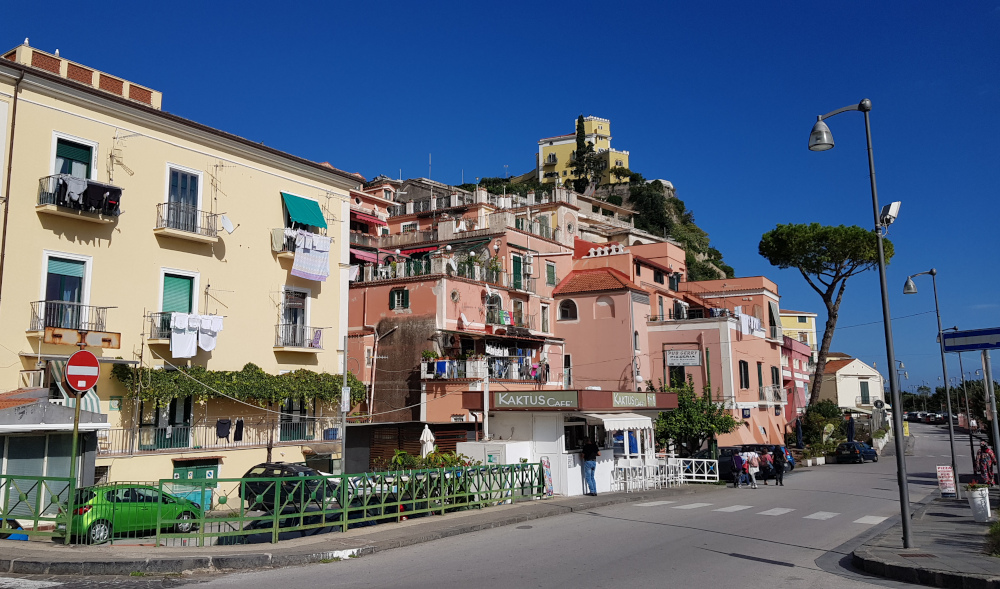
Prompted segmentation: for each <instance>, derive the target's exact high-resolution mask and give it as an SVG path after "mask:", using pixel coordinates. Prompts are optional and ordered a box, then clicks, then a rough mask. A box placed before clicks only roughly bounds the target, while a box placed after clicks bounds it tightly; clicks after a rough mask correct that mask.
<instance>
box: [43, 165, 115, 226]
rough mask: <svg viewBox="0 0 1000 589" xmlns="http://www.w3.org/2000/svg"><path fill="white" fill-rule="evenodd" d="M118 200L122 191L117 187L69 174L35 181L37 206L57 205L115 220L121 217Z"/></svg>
mask: <svg viewBox="0 0 1000 589" xmlns="http://www.w3.org/2000/svg"><path fill="white" fill-rule="evenodd" d="M75 190H82V192H76V191H75ZM121 196H122V189H121V188H119V187H117V186H113V185H111V184H104V183H101V182H97V181H95V180H84V179H82V178H74V177H73V176H71V175H69V174H55V175H53V176H45V177H44V178H41V179H39V181H38V201H37V202H38V204H39V205H56V206H58V207H63V208H67V209H74V210H78V211H83V212H93V213H101V214H102V215H110V216H114V217H117V216H118V215H120V214H121V210H120V208H119V205H120V204H121Z"/></svg>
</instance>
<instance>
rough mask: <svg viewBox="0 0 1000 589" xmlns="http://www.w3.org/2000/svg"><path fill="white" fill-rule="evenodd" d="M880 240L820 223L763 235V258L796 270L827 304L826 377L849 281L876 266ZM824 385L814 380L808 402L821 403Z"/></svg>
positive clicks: (820, 366)
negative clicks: (828, 358)
mask: <svg viewBox="0 0 1000 589" xmlns="http://www.w3.org/2000/svg"><path fill="white" fill-rule="evenodd" d="M877 240H878V237H877V236H876V235H875V233H874V232H872V231H869V230H867V229H863V228H861V227H858V226H856V225H852V226H850V227H848V226H844V225H838V226H835V227H834V226H827V225H820V224H819V223H810V224H808V225H805V224H802V225H796V224H788V225H778V226H777V227H775V228H774V229H772V230H770V231H768V232H767V233H765V234H764V235H763V236H762V237H761V240H760V244H759V246H758V251H759V252H760V255H762V256H764V258H766V259H767V261H768V262H770V263H771V265H773V266H777V267H778V268H781V269H785V268H796V269H798V271H799V273H800V274H802V277H803V278H805V280H806V282H807V283H808V284H809V286H811V287H812V289H813V290H815V291H816V292H817V293H818V294H819V295H820V297H821V298H822V299H823V303H824V304H825V305H826V311H827V320H826V326H825V329H824V330H823V339H822V344H821V345H820V349H819V354H818V358H817V360H816V374H817V375H822V374H823V370H824V368H825V367H826V357H827V355H828V354H829V351H830V343H831V342H832V341H833V332H834V331H835V330H836V328H837V318H838V316H839V312H840V303H841V301H842V300H843V298H844V291H845V289H846V288H847V279H848V278H850V277H851V276H854V275H855V274H858V273H861V272H864V271H866V270H871V269H873V268H875V267H876V265H877V264H878V241H877ZM883 248H884V250H885V261H886V263H887V264H888V263H889V260H890V259H892V254H893V246H892V242H891V241H889V240H888V239H884V240H883ZM822 381H823V379H822V378H820V377H817V378H814V379H813V383H812V391H811V392H810V395H809V403H810V404H814V403H816V402H818V401H819V391H820V388H821V387H822V384H823V382H822Z"/></svg>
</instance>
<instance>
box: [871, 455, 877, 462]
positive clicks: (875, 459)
mask: <svg viewBox="0 0 1000 589" xmlns="http://www.w3.org/2000/svg"><path fill="white" fill-rule="evenodd" d="M872 462H878V454H876V455H875V458H872Z"/></svg>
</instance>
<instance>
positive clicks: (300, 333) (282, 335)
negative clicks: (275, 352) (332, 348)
mask: <svg viewBox="0 0 1000 589" xmlns="http://www.w3.org/2000/svg"><path fill="white" fill-rule="evenodd" d="M274 346H275V347H276V348H313V349H316V350H322V349H323V330H322V329H321V328H318V327H309V326H308V325H299V324H297V323H279V324H278V325H275V326H274Z"/></svg>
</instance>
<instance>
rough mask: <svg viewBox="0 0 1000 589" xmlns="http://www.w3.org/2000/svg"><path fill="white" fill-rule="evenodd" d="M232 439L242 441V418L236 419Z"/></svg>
mask: <svg viewBox="0 0 1000 589" xmlns="http://www.w3.org/2000/svg"><path fill="white" fill-rule="evenodd" d="M233 441H234V442H242V441H243V418H242V417H241V418H239V419H237V420H236V429H235V430H234V431H233Z"/></svg>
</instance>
